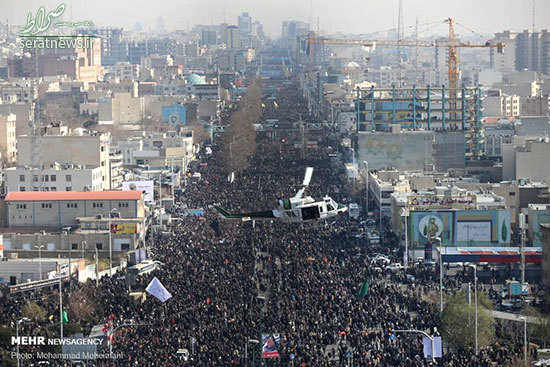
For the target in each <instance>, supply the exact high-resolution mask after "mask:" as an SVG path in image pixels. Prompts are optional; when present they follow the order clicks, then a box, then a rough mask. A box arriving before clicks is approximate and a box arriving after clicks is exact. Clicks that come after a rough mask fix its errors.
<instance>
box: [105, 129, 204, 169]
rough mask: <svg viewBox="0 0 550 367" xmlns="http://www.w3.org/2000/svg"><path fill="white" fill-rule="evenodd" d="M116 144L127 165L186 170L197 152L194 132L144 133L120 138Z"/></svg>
mask: <svg viewBox="0 0 550 367" xmlns="http://www.w3.org/2000/svg"><path fill="white" fill-rule="evenodd" d="M116 145H117V147H118V148H119V150H120V152H121V154H122V156H123V161H124V165H126V166H138V165H143V166H149V167H150V168H164V167H166V166H174V167H179V168H180V169H183V170H185V168H186V165H187V163H188V162H190V161H191V160H192V159H193V155H194V153H195V149H194V146H193V134H192V132H187V133H176V132H175V131H172V132H168V133H154V134H148V135H147V134H144V135H143V136H138V137H132V138H126V139H119V140H117V141H116Z"/></svg>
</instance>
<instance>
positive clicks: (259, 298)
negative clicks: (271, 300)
mask: <svg viewBox="0 0 550 367" xmlns="http://www.w3.org/2000/svg"><path fill="white" fill-rule="evenodd" d="M256 299H257V300H259V301H262V309H260V338H259V339H258V340H259V341H260V343H259V344H260V360H261V358H262V312H263V306H264V305H265V297H264V296H261V295H260V296H256ZM253 360H254V362H253V363H254V367H256V357H255V353H254V358H253ZM260 365H263V363H260Z"/></svg>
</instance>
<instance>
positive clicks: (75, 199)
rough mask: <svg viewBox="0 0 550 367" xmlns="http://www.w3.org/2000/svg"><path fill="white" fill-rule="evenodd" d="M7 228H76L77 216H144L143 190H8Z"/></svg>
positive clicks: (6, 199)
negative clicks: (114, 214) (117, 214)
mask: <svg viewBox="0 0 550 367" xmlns="http://www.w3.org/2000/svg"><path fill="white" fill-rule="evenodd" d="M5 201H6V203H7V204H8V205H7V210H8V212H7V215H8V227H10V228H59V229H61V228H63V227H67V226H70V227H72V228H76V227H77V224H78V221H77V218H81V217H90V216H98V215H101V216H104V217H107V218H108V216H109V213H110V212H111V211H112V210H116V211H117V212H118V213H119V214H120V217H121V218H144V217H145V204H144V200H143V193H142V192H139V191H85V192H82V191H79V192H77V191H70V192H69V191H60V192H16V191H13V192H10V193H8V195H6V198H5Z"/></svg>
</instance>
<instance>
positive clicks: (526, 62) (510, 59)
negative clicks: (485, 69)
mask: <svg viewBox="0 0 550 367" xmlns="http://www.w3.org/2000/svg"><path fill="white" fill-rule="evenodd" d="M495 42H503V43H506V48H505V49H504V53H503V54H498V53H497V52H496V50H493V49H491V67H492V68H495V69H497V70H502V71H510V70H511V68H512V67H513V69H515V70H531V71H536V72H539V73H542V74H546V75H548V74H550V47H549V46H548V45H549V43H550V33H549V32H548V31H547V30H546V29H544V30H542V31H533V30H524V31H523V32H521V33H518V32H512V31H509V30H508V31H504V32H502V33H497V34H495V38H494V39H493V40H492V41H491V43H495Z"/></svg>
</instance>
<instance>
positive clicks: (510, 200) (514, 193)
mask: <svg viewBox="0 0 550 367" xmlns="http://www.w3.org/2000/svg"><path fill="white" fill-rule="evenodd" d="M491 190H492V191H493V192H494V193H495V194H496V195H499V196H501V197H503V198H504V202H505V203H506V209H508V210H509V211H510V224H511V226H512V228H515V227H516V223H518V221H519V214H520V213H521V211H522V209H527V206H528V205H529V204H530V203H534V204H544V203H549V202H550V194H549V190H548V185H547V184H544V183H541V182H531V181H528V180H518V181H502V182H500V183H498V184H493V185H492V188H491Z"/></svg>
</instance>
